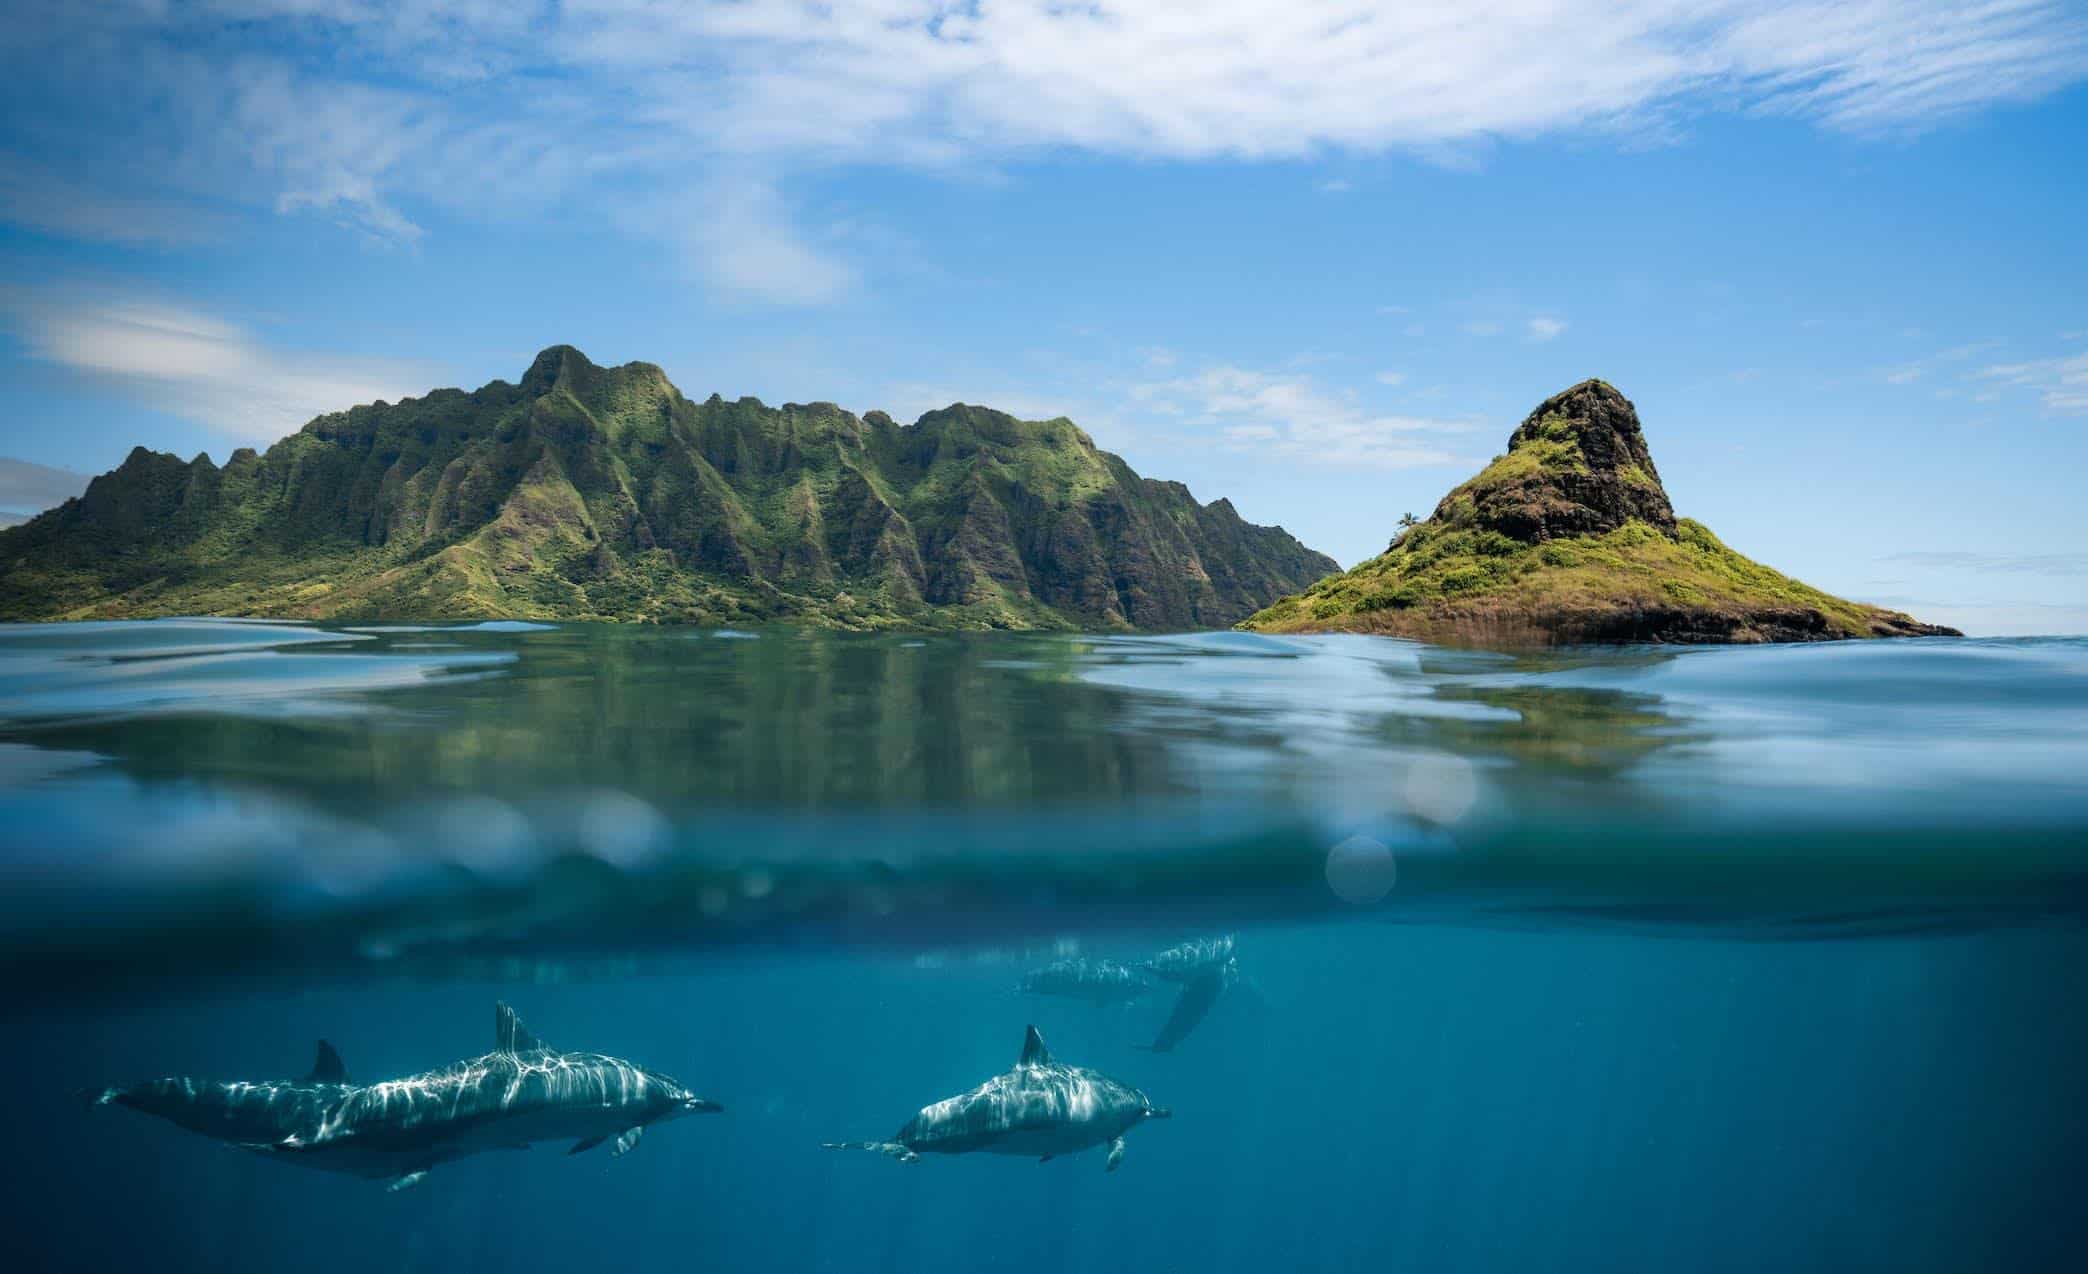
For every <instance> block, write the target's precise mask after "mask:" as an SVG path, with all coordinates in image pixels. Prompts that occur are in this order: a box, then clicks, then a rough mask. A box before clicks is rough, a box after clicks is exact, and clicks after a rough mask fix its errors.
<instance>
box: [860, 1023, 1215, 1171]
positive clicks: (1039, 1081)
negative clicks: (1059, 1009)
mask: <svg viewBox="0 0 2088 1274" xmlns="http://www.w3.org/2000/svg"><path fill="white" fill-rule="evenodd" d="M1173 1113H1174V1112H1173V1111H1170V1110H1168V1109H1166V1108H1165V1107H1160V1106H1155V1105H1153V1103H1152V1101H1151V1099H1149V1098H1148V1097H1147V1096H1146V1095H1145V1094H1144V1093H1142V1092H1140V1091H1138V1090H1137V1089H1136V1088H1133V1087H1131V1086H1130V1085H1129V1084H1125V1083H1120V1082H1119V1081H1117V1080H1114V1079H1111V1078H1110V1077H1109V1076H1107V1075H1104V1074H1102V1073H1101V1072H1099V1071H1091V1070H1088V1069H1086V1068H1085V1067H1081V1066H1065V1065H1062V1064H1060V1063H1058V1062H1054V1061H1052V1060H1051V1050H1050V1049H1047V1048H1045V1047H1044V1037H1043V1036H1042V1035H1039V1034H1038V1033H1037V1028H1036V1027H1034V1026H1032V1027H1030V1028H1029V1030H1028V1032H1027V1033H1026V1034H1025V1035H1024V1037H1023V1041H1022V1056H1021V1057H1020V1058H1019V1059H1017V1061H1016V1063H1015V1069H1013V1070H1011V1071H1008V1072H1007V1073H1005V1074H1001V1075H995V1076H994V1077H993V1078H992V1079H989V1080H987V1081H986V1082H985V1083H983V1084H981V1085H979V1086H978V1087H977V1088H974V1089H972V1090H971V1091H970V1092H968V1093H960V1094H959V1095H957V1096H955V1097H949V1098H945V1099H944V1100H942V1101H939V1102H936V1103H935V1104H934V1105H932V1106H927V1107H924V1108H923V1109H922V1110H921V1112H920V1113H919V1114H917V1115H915V1116H914V1117H913V1118H912V1119H909V1120H907V1121H906V1126H905V1127H903V1128H901V1129H900V1130H899V1131H898V1132H896V1133H893V1134H892V1139H891V1140H890V1141H829V1142H825V1143H822V1144H824V1145H825V1146H826V1148H827V1149H828V1150H874V1151H876V1152H877V1153H879V1154H884V1155H890V1156H891V1157H892V1158H894V1159H897V1160H898V1161H899V1162H901V1163H913V1162H915V1161H917V1160H918V1159H920V1157H921V1156H922V1155H925V1154H942V1155H961V1154H968V1153H970V1152H972V1151H982V1152H984V1153H986V1154H992V1155H1035V1156H1037V1160H1038V1162H1040V1163H1043V1162H1048V1161H1049V1160H1052V1159H1055V1158H1057V1157H1058V1156H1060V1155H1070V1154H1077V1153H1078V1152H1080V1151H1082V1150H1089V1149H1092V1148H1094V1147H1096V1146H1100V1145H1107V1146H1108V1147H1109V1160H1108V1163H1107V1165H1106V1167H1105V1169H1104V1170H1105V1171H1108V1172H1115V1171H1116V1170H1117V1165H1118V1164H1120V1163H1122V1162H1123V1161H1124V1134H1125V1133H1127V1132H1129V1131H1130V1130H1131V1129H1133V1128H1136V1127H1137V1126H1138V1125H1140V1124H1142V1123H1144V1122H1145V1121H1146V1120H1148V1119H1167V1118H1169V1117H1171V1116H1172V1115H1173Z"/></svg>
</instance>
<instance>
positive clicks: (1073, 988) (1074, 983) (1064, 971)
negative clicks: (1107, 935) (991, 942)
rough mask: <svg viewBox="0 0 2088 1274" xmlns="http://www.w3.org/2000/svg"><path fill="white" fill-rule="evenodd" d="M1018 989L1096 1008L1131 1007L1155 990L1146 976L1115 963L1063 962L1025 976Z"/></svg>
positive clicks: (1098, 961) (1030, 993) (1025, 992)
mask: <svg viewBox="0 0 2088 1274" xmlns="http://www.w3.org/2000/svg"><path fill="white" fill-rule="evenodd" d="M1016 989H1017V990H1019V991H1021V992H1022V993H1023V994H1024V995H1049V996H1057V997H1059V998H1061V999H1069V1000H1087V1001H1089V1002H1090V1003H1093V1004H1095V1005H1096V1006H1098V1007H1099V1006H1102V1005H1109V1004H1129V1003H1130V1002H1131V1001H1133V1000H1135V999H1137V998H1139V997H1140V996H1142V995H1145V994H1146V993H1147V992H1149V991H1151V990H1152V989H1153V984H1152V983H1150V982H1148V981H1146V979H1145V977H1144V975H1143V974H1141V973H1140V972H1139V971H1138V970H1136V969H1133V968H1131V967H1129V966H1127V965H1122V964H1118V963H1117V962H1116V961H1114V960H1060V961H1058V962H1057V963H1055V964H1047V965H1045V966H1044V967H1043V968H1041V969H1033V970H1031V971H1030V972H1029V973H1028V974H1026V975H1024V977H1023V979H1022V982H1021V983H1020V984H1019V985H1018V986H1017V988H1016Z"/></svg>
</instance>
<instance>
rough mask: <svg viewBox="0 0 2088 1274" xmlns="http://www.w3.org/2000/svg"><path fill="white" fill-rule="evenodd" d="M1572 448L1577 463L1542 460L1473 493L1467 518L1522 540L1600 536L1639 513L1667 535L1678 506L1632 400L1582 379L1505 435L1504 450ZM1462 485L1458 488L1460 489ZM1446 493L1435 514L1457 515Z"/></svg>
mask: <svg viewBox="0 0 2088 1274" xmlns="http://www.w3.org/2000/svg"><path fill="white" fill-rule="evenodd" d="M1562 446H1563V447H1572V448H1576V449H1578V451H1579V453H1580V463H1579V464H1578V465H1573V464H1560V463H1552V464H1540V465H1538V466H1537V467H1534V468H1531V469H1528V470H1527V471H1520V472H1517V473H1515V474H1514V475H1513V476H1510V477H1504V478H1503V479H1502V480H1501V481H1498V482H1495V483H1491V484H1487V485H1484V486H1482V487H1480V488H1478V489H1476V490H1473V491H1472V492H1471V493H1470V494H1471V495H1472V497H1473V508H1472V510H1471V511H1470V513H1469V515H1468V520H1469V521H1470V522H1471V523H1472V524H1473V525H1475V526H1480V527H1485V528H1488V529H1490V530H1495V531H1499V532H1500V533H1501V534H1503V535H1505V536H1508V537H1509V538H1510V539H1514V540H1520V541H1522V542H1524V543H1526V544H1535V543H1539V542H1541V541H1544V540H1549V539H1555V538H1558V537H1561V536H1570V535H1600V534H1602V533H1603V532H1605V531H1614V530H1616V529H1617V528H1618V527H1620V526H1623V525H1624V524H1625V523H1626V522H1629V521H1631V520H1632V519H1634V518H1636V519H1638V520H1639V521H1641V522H1644V523H1646V524H1647V525H1648V526H1651V527H1653V528H1655V529H1656V530H1659V531H1661V532H1663V533H1665V534H1667V535H1670V536H1672V535H1674V533H1675V510H1674V508H1673V507H1672V506H1670V505H1669V504H1668V497H1667V490H1666V489H1665V488H1664V487H1662V486H1661V483H1660V471H1659V470H1658V469H1656V468H1654V467H1653V453H1652V452H1651V451H1650V450H1649V449H1648V448H1647V446H1646V435H1645V432H1644V431H1643V430H1642V429H1640V428H1639V419H1638V412H1637V410H1636V409H1634V408H1633V407H1632V405H1631V402H1630V400H1629V399H1627V398H1625V397H1624V395H1622V394H1620V393H1618V392H1617V391H1616V390H1615V389H1614V388H1612V387H1611V386H1609V385H1607V384H1605V383H1603V382H1602V381H1599V380H1586V381H1582V382H1581V383H1580V384H1578V385H1575V386H1574V387H1573V388H1571V389H1569V390H1566V391H1565V392H1563V393H1558V394H1554V395H1552V396H1551V397H1550V398H1547V399H1545V400H1544V401H1543V402H1541V403H1539V404H1538V405H1537V409H1536V410H1535V411H1532V412H1531V413H1530V414H1529V416H1528V417H1527V418H1526V419H1524V421H1523V422H1522V424H1521V425H1520V426H1519V427H1518V428H1517V429H1516V431H1515V433H1514V434H1513V435H1511V436H1510V437H1509V439H1508V453H1509V454H1510V455H1514V454H1515V453H1517V452H1518V451H1541V450H1545V449H1548V448H1555V447H1562ZM1460 490H1463V488H1460ZM1456 495H1457V493H1456V492H1452V493H1451V494H1450V495H1448V496H1445V497H1444V498H1443V503H1442V504H1440V505H1438V506H1437V507H1436V511H1435V517H1437V518H1445V519H1447V518H1450V517H1453V516H1456V510H1454V509H1452V508H1450V507H1449V505H1450V503H1451V501H1452V500H1454V499H1455V498H1456Z"/></svg>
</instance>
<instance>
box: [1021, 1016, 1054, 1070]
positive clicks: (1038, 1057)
mask: <svg viewBox="0 0 2088 1274" xmlns="http://www.w3.org/2000/svg"><path fill="white" fill-rule="evenodd" d="M1015 1064H1016V1065H1017V1066H1049V1065H1051V1050H1050V1049H1048V1048H1046V1047H1044V1037H1043V1036H1042V1035H1039V1034H1038V1033H1037V1028H1036V1027H1034V1026H1032V1027H1030V1028H1029V1031H1028V1033H1027V1034H1025V1035H1024V1036H1023V1037H1022V1056H1021V1057H1020V1058H1017V1059H1016V1062H1015Z"/></svg>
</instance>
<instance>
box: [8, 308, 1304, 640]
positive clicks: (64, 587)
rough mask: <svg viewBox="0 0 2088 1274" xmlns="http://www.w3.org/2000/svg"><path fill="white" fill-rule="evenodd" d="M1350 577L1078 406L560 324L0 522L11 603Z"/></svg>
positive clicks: (586, 605)
mask: <svg viewBox="0 0 2088 1274" xmlns="http://www.w3.org/2000/svg"><path fill="white" fill-rule="evenodd" d="M1338 569H1339V566H1338V564H1337V563H1336V562H1335V561H1334V560H1333V559H1332V558H1330V557H1327V556H1325V555H1324V554H1320V553H1315V552H1313V551H1311V550H1310V549H1308V548H1306V547H1305V546H1304V545H1302V544H1300V543H1298V541H1297V540H1295V539H1293V538H1291V536H1290V535H1288V534H1287V533H1285V532H1284V531H1283V529H1282V528H1281V527H1263V526H1254V525H1252V524H1250V523H1248V522H1246V521H1244V520H1242V519H1241V517H1240V515H1239V514H1238V513H1237V512H1236V511H1235V510H1234V509H1233V506H1232V504H1231V503H1230V502H1229V501H1226V500H1222V499H1221V500H1214V501H1212V502H1211V503H1209V504H1200V503H1198V502H1197V501H1196V500H1195V499H1193V498H1192V497H1191V496H1190V494H1189V489H1188V488H1187V487H1184V486H1183V485H1182V484H1180V483H1178V482H1160V481H1155V480H1153V479H1150V478H1142V477H1140V476H1139V475H1138V474H1136V473H1134V472H1132V470H1131V467H1130V466H1129V465H1127V464H1125V463H1124V462H1123V461H1122V460H1121V459H1119V458H1118V457H1116V456H1114V455H1111V454H1110V453H1108V452H1106V451H1102V450H1099V449H1097V448H1096V446H1095V444H1094V443H1093V441H1092V440H1090V439H1089V438H1088V436H1087V435H1086V434H1085V433H1083V432H1081V431H1080V430H1079V429H1078V428H1076V427H1075V426H1074V424H1073V423H1072V422H1071V421H1069V420H1065V419H1057V420H1045V421H1025V420H1017V419H1016V418H1015V417H1013V416H1010V415H1007V414H1006V413H1003V412H998V411H992V410H990V409H987V408H984V407H971V406H965V405H963V404H961V403H960V404H956V405H953V406H950V407H946V408H944V409H942V410H940V411H933V412H930V413H928V414H927V415H925V416H923V417H922V418H921V419H920V420H919V421H918V422H916V423H914V424H912V425H900V424H897V423H895V422H894V421H893V420H892V419H891V417H889V416H887V415H885V414H884V413H883V412H875V411H873V412H869V413H867V414H865V415H863V416H861V417H858V416H856V415H854V414H852V413H850V412H846V411H843V410H841V409H840V408H839V407H836V406H834V405H833V404H832V403H810V404H798V403H786V404H784V405H783V406H781V407H769V406H765V405H764V404H762V403H761V402H760V401H758V400H756V399H752V398H742V399H739V400H738V401H736V402H727V401H725V400H724V399H722V398H719V397H717V396H715V395H713V396H712V397H711V398H709V399H707V400H706V401H703V402H694V401H691V400H690V399H687V398H685V397H683V396H682V394H681V392H680V391H679V390H677V389H676V388H675V387H674V386H673V385H672V384H670V383H669V382H668V380H667V377H666V375H665V373H663V372H662V371H661V370H660V369H659V368H658V367H656V366H654V365H653V364H651V363H627V364H625V365H624V366H622V367H599V366H596V365H595V364H594V363H592V362H590V361H589V360H588V359H587V358H586V356H585V355H583V354H581V353H580V351H579V350H576V349H574V348H572V347H571V346H566V345H559V346H553V347H552V348H550V349H547V350H545V351H544V352H543V353H541V354H539V355H538V356H537V358H536V361H535V362H534V363H532V364H531V365H530V368H529V370H528V372H527V373H525V374H524V375H523V377H522V380H521V383H519V384H509V383H508V382H506V381H494V382H493V383H492V384H489V385H487V386H485V387H484V388H482V389H478V390H475V391H473V392H470V393H466V392H464V391H463V390H458V389H438V390H435V391H433V392H431V393H429V394H428V395H427V396H425V397H422V398H417V399H415V398H410V399H406V400H404V401H401V402H398V403H383V402H379V403H375V404H372V405H369V406H364V407H356V408H354V409H352V410H349V411H344V412H336V413H333V414H330V415H326V416H321V417H319V418H318V419H316V420H314V421H312V422H311V423H310V424H308V425H306V426H305V427H304V428H303V429H302V430H300V431H299V432H297V433H294V434H292V435H290V436H289V437H287V438H285V439H283V440H282V441H281V442H278V443H276V444H275V445H274V446H272V447H270V448H269V449H268V450H267V452H265V453H256V452H254V451H252V450H248V449H244V448H243V449H241V450H239V451H235V452H233V453H232V455H231V457H230V459H229V460H228V461H227V462H226V463H225V464H224V465H223V466H222V467H220V466H218V465H217V464H215V463H213V462H212V461H211V459H210V457H209V456H197V457H196V458H195V459H193V460H187V461H185V460H182V459H181V458H179V457H178V456H172V455H167V454H165V453H158V452H151V451H147V450H145V449H144V448H142V447H141V448H138V449H137V450H135V451H133V452H132V453H131V455H130V458H129V459H128V460H126V461H125V462H124V463H123V465H122V466H121V467H120V468H118V469H116V470H115V471H113V472H111V473H106V474H103V475H102V476H101V477H99V478H96V479H95V480H94V482H93V484H92V485H91V486H89V487H88V489H87V491H86V493H85V494H84V495H82V496H80V497H79V498H78V499H74V500H69V501H67V502H66V503H65V504H63V505H61V506H60V507H58V508H56V509H53V510H51V511H49V512H47V513H45V514H43V515H42V516H40V517H38V518H36V519H34V520H32V521H30V522H28V523H26V524H24V525H22V526H17V527H12V528H9V529H6V530H0V619H115V618H142V617H148V616H156V615H196V614H209V615H251V616H276V617H296V618H308V619H322V618H349V617H368V618H377V619H490V618H507V619H615V620H651V621H662V622H684V623H709V624H721V623H746V622H755V621H760V620H792V621H798V622H803V623H810V624H819V625H828V626H833V627H841V628H861V629H874V628H1087V629H1187V628H1212V627H1224V626H1226V625H1229V624H1232V623H1234V622H1236V621H1237V620H1239V619H1241V618H1242V617H1244V616H1246V615H1248V614H1249V613H1251V612H1253V611H1254V610H1256V609H1258V608H1260V607H1262V606H1266V605H1268V604H1269V603H1270V602H1271V601H1274V600H1275V599H1276V598H1278V597H1281V596H1283V595H1284V594H1285V593H1290V592H1295V591H1297V590H1298V589H1300V588H1303V587H1304V586H1305V585H1307V584H1309V583H1311V582H1312V581H1313V580H1315V579H1318V578H1320V577H1321V576H1323V575H1326V574H1328V573H1329V572H1331V571H1335V570H1338Z"/></svg>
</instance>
